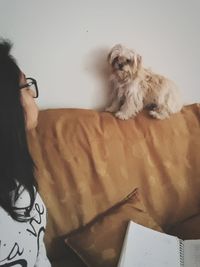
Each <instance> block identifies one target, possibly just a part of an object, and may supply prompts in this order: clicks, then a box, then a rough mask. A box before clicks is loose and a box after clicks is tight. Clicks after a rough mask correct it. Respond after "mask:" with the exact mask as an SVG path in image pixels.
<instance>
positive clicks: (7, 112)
mask: <svg viewBox="0 0 200 267" xmlns="http://www.w3.org/2000/svg"><path fill="white" fill-rule="evenodd" d="M10 50H11V44H10V43H9V42H8V41H4V40H3V41H1V42H0V205H1V206H2V207H3V208H5V209H6V210H7V211H8V212H9V213H10V215H11V216H12V217H13V218H15V219H18V215H17V213H16V212H15V211H14V209H13V203H12V200H11V198H10V192H11V191H12V190H15V191H16V192H18V190H17V187H19V186H21V185H22V186H24V188H25V189H27V190H28V192H29V194H30V198H31V205H33V201H34V189H33V185H36V181H35V177H34V163H33V161H32V158H31V156H30V154H29V151H28V145H27V140H26V128H28V129H31V128H33V127H35V126H36V124H37V116H38V110H37V106H36V104H35V102H34V98H33V96H32V94H31V90H30V89H29V87H28V86H27V83H26V78H25V76H24V74H23V73H22V72H21V70H20V68H19V67H18V65H17V63H16V61H15V59H14V58H13V57H12V56H11V55H10ZM23 86H24V87H23ZM17 197H18V194H17V193H16V198H17Z"/></svg>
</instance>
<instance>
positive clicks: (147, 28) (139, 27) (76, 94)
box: [0, 0, 200, 109]
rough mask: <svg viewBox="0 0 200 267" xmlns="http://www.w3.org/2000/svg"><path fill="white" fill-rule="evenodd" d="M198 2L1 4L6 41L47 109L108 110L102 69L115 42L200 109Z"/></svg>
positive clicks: (40, 0)
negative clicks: (132, 51)
mask: <svg viewBox="0 0 200 267" xmlns="http://www.w3.org/2000/svg"><path fill="white" fill-rule="evenodd" d="M199 12H200V1H199V0H190V1H189V0H173V1H172V0H171V1H166V0H138V1H136V0H123V1H122V0H121V1H118V0H101V1H96V0H79V1H78V0H54V1H53V0H32V1H31V0H0V35H1V37H6V38H9V39H10V40H11V41H12V42H13V43H14V49H13V54H14V56H15V57H16V58H17V61H18V64H19V65H20V67H21V69H22V70H23V71H24V72H25V73H26V75H27V76H32V77H34V78H36V79H37V81H38V85H39V90H40V97H39V99H38V104H39V107H40V108H41V109H43V108H57V107H70V108H71V107H72V108H89V109H90V108H91V109H101V108H103V107H104V106H105V104H106V103H107V101H108V89H107V88H106V84H105V80H104V76H103V75H102V70H101V69H102V66H103V65H104V64H105V62H106V55H107V53H108V50H109V49H110V48H111V47H112V46H113V45H114V44H116V43H122V44H124V45H126V46H128V47H130V48H133V49H135V50H136V51H138V52H139V53H140V54H141V55H142V56H143V63H144V65H145V66H146V67H151V68H152V70H154V71H156V72H159V73H160V74H163V75H165V76H168V77H169V78H171V79H172V80H174V81H175V82H176V83H177V84H178V85H179V87H180V90H181V93H182V95H183V99H184V102H185V103H186V104H188V103H195V102H200V32H199V31H200V16H199Z"/></svg>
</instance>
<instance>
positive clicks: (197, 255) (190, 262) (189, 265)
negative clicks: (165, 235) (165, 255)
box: [184, 240, 200, 267]
mask: <svg viewBox="0 0 200 267" xmlns="http://www.w3.org/2000/svg"><path fill="white" fill-rule="evenodd" d="M184 266H185V267H200V240H185V241H184Z"/></svg>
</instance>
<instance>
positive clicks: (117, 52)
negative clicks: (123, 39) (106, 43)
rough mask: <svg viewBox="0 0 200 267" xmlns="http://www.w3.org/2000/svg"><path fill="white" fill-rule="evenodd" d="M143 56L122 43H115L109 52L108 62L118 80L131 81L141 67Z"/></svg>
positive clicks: (122, 81)
mask: <svg viewBox="0 0 200 267" xmlns="http://www.w3.org/2000/svg"><path fill="white" fill-rule="evenodd" d="M141 60H142V58H141V56H140V55H138V54H137V53H136V52H135V51H133V50H130V49H128V48H126V47H124V46H122V45H120V44H117V45H115V46H114V47H113V48H112V49H111V51H110V52H109V54H108V62H109V64H110V66H111V69H112V73H113V74H114V75H115V76H116V78H117V80H118V82H121V83H129V82H130V81H131V80H133V79H134V78H135V76H136V73H137V71H138V70H139V69H140V67H141Z"/></svg>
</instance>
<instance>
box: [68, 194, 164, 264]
mask: <svg viewBox="0 0 200 267" xmlns="http://www.w3.org/2000/svg"><path fill="white" fill-rule="evenodd" d="M130 220H132V221H134V222H137V223H139V224H142V225H144V226H146V227H149V228H151V229H155V230H157V231H162V229H161V228H160V227H159V226H158V225H157V223H156V222H155V221H154V220H153V218H152V217H151V216H150V215H149V214H148V212H147V211H146V210H145V207H144V205H143V203H142V201H141V197H140V195H139V193H138V190H137V189H136V190H135V191H134V192H133V194H132V195H131V196H129V198H128V199H127V200H125V201H123V202H122V203H120V204H118V205H117V206H116V207H114V208H112V209H110V210H108V211H107V212H106V213H105V214H103V215H101V216H100V217H99V218H97V219H96V220H95V221H94V222H91V223H90V224H89V225H87V226H85V227H84V228H83V229H79V230H78V231H76V232H75V233H72V234H70V235H69V236H68V237H67V238H66V239H65V242H66V244H67V245H68V246H70V247H71V248H72V249H73V250H74V251H75V252H76V253H77V254H78V255H79V256H80V257H81V258H82V259H84V261H85V263H86V264H87V266H89V267H116V266H117V263H118V261H119V256H120V252H121V248H122V245H123V242H124V236H125V233H126V229H127V225H128V222H129V221H130Z"/></svg>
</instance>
